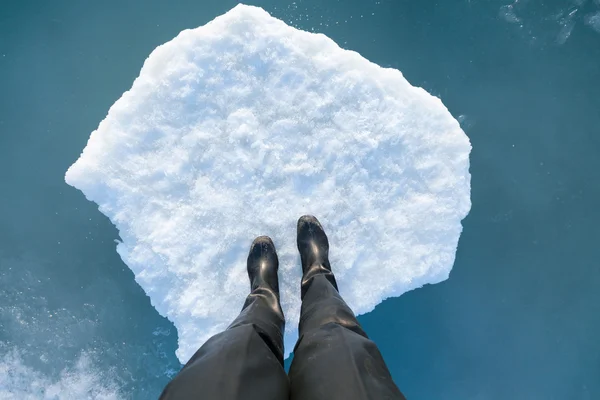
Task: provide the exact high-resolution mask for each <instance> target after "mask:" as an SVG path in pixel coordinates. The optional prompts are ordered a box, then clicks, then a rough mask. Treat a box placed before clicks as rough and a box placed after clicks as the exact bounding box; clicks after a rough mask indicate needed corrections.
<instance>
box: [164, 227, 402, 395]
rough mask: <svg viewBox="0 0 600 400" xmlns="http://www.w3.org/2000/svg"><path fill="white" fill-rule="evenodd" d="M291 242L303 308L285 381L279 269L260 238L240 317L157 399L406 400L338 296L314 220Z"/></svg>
mask: <svg viewBox="0 0 600 400" xmlns="http://www.w3.org/2000/svg"><path fill="white" fill-rule="evenodd" d="M297 242H298V250H299V251H300V257H301V260H302V273H303V274H302V283H301V296H302V309H301V315H300V325H299V339H298V342H297V343H296V346H295V348H294V360H293V362H292V366H291V368H290V372H289V376H287V375H286V373H285V371H284V369H283V330H284V326H285V319H284V316H283V312H282V310H281V305H280V302H279V283H278V279H277V269H278V266H279V263H278V260H277V254H276V252H275V246H274V245H273V242H272V241H271V239H269V238H268V237H266V236H261V237H259V238H257V239H255V240H254V242H253V243H252V246H251V248H250V253H249V255H248V263H247V268H248V276H249V278H250V284H251V292H250V294H249V295H248V297H247V298H246V302H245V303H244V307H243V308H242V311H241V313H240V315H239V316H238V317H237V318H236V319H235V320H234V321H233V323H232V324H231V325H230V326H229V327H228V328H227V330H225V331H224V332H222V333H219V334H217V335H215V336H213V337H212V338H210V339H209V340H208V341H207V342H206V343H205V344H204V345H203V346H202V347H201V348H200V349H199V350H198V351H197V352H196V354H194V356H193V357H192V358H191V359H190V361H188V363H187V364H186V365H185V366H184V367H183V369H182V370H181V371H180V372H179V374H178V375H177V376H175V378H174V379H173V380H172V381H171V382H170V383H169V384H168V385H167V387H166V388H165V389H164V391H163V393H162V395H161V397H160V398H161V400H167V399H168V400H172V399H177V400H184V399H185V400H187V399H210V400H213V399H219V400H237V399H248V400H251V399H256V400H287V399H294V400H296V399H297V400H320V399H326V400H338V399H339V400H342V399H343V400H352V399H361V400H362V399H398V400H403V399H404V396H403V395H402V393H400V390H398V388H397V387H396V385H395V384H394V382H393V381H392V377H391V375H390V373H389V371H388V369H387V367H386V365H385V363H384V361H383V358H382V357H381V354H380V353H379V350H378V349H377V346H376V345H375V343H374V342H373V341H371V340H369V338H368V337H367V335H366V333H365V332H364V331H363V329H362V328H361V326H360V324H359V323H358V321H357V319H356V317H355V316H354V313H353V312H352V310H351V309H350V307H348V305H347V304H346V303H345V302H344V300H343V299H342V297H341V296H340V294H339V293H338V289H337V283H336V281H335V277H334V275H333V273H332V271H331V266H330V264H329V258H328V254H329V242H328V240H327V236H326V235H325V232H324V231H323V228H322V226H321V224H320V223H319V221H318V220H317V219H316V218H314V217H312V216H304V217H302V218H300V220H299V221H298V239H297Z"/></svg>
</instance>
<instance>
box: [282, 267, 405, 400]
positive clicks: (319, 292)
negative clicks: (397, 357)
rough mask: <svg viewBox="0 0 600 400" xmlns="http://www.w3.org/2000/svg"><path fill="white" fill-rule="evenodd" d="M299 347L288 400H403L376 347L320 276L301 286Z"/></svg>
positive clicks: (327, 276) (331, 281)
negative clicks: (289, 399)
mask: <svg viewBox="0 0 600 400" xmlns="http://www.w3.org/2000/svg"><path fill="white" fill-rule="evenodd" d="M302 294H303V300H302V311H301V315H300V327H299V330H300V331H299V335H300V338H299V339H298V343H297V344H296V347H295V349H294V360H293V361H292V366H291V368H290V373H289V377H290V385H291V386H290V391H291V396H290V398H291V399H292V400H321V399H323V400H355V399H356V400H362V399H373V400H383V399H394V400H405V398H404V396H403V395H402V393H401V392H400V390H398V387H397V386H396V385H395V384H394V382H393V380H392V376H391V375H390V372H389V371H388V369H387V366H386V365H385V362H384V361H383V358H382V357H381V354H380V353H379V350H378V349H377V346H376V345H375V343H374V342H373V341H371V340H369V338H368V337H367V335H366V333H365V332H364V331H363V329H362V328H361V326H360V324H359V323H358V321H357V320H356V317H355V316H354V313H353V312H352V310H351V309H350V307H348V305H347V304H346V302H344V300H343V299H342V297H341V296H340V294H339V293H338V290H337V284H336V282H335V278H334V276H333V274H332V273H331V272H329V271H326V270H324V269H323V270H322V273H319V274H316V275H313V276H312V277H310V278H309V279H307V280H306V281H303V283H302Z"/></svg>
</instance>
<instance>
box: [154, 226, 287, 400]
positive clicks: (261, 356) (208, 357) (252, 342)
mask: <svg viewBox="0 0 600 400" xmlns="http://www.w3.org/2000/svg"><path fill="white" fill-rule="evenodd" d="M278 266H279V263H278V260H277V254H276V252H275V246H274V245H273V242H272V241H271V239H269V238H268V237H265V236H263V237H259V238H257V239H256V240H255V241H254V242H253V243H252V247H251V248H250V254H249V255H248V264H247V267H248V276H249V277H250V284H251V293H250V295H248V297H247V298H246V302H245V303H244V307H243V308H242V312H241V313H240V315H239V316H238V317H237V318H236V319H235V320H234V321H233V323H232V324H231V325H230V326H229V327H228V328H227V330H226V331H224V332H222V333H219V334H217V335H215V336H213V337H212V338H210V339H209V340H208V341H207V342H206V343H205V344H204V345H203V346H202V347H200V349H199V350H198V351H197V352H196V354H194V356H192V358H191V359H190V361H188V363H187V364H186V365H185V366H184V367H183V369H182V370H181V371H180V372H179V374H178V375H177V376H175V378H173V380H172V381H171V382H170V383H169V384H168V385H167V387H166V388H165V389H164V391H163V393H162V395H161V397H160V399H161V400H167V399H168V400H172V399H177V400H180V399H181V400H184V399H185V400H187V399H206V400H213V399H214V400H217V399H218V400H237V399H248V400H253V399H256V400H267V399H268V400H271V399H272V400H287V399H288V398H289V381H288V378H287V376H286V374H285V371H284V369H283V329H284V325H285V320H284V317H283V312H282V310H281V305H280V303H279V284H278V279H277V269H278Z"/></svg>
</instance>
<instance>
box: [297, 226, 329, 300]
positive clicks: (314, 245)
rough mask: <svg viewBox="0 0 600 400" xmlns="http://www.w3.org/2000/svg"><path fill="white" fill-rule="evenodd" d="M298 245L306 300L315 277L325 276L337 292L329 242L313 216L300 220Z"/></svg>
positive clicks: (302, 294) (302, 292) (302, 295)
mask: <svg viewBox="0 0 600 400" xmlns="http://www.w3.org/2000/svg"><path fill="white" fill-rule="evenodd" d="M297 234H298V238H297V244H298V251H299V252H300V259H301V260H302V290H301V297H302V298H304V295H305V294H306V291H307V290H308V287H309V286H310V282H311V279H312V278H313V277H314V276H315V275H320V274H322V275H325V278H326V279H327V280H328V281H329V282H330V283H331V284H332V285H333V287H334V288H335V289H336V290H337V288H338V287H337V282H336V281H335V276H334V275H333V273H332V272H331V265H330V264H329V240H327V235H326V234H325V231H324V230H323V226H321V223H320V222H319V220H318V219H317V218H315V217H313V216H312V215H304V216H302V217H300V219H299V220H298V228H297Z"/></svg>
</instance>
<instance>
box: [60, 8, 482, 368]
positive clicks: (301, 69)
mask: <svg viewBox="0 0 600 400" xmlns="http://www.w3.org/2000/svg"><path fill="white" fill-rule="evenodd" d="M470 149H471V146H470V143H469V140H468V138H467V137H466V135H465V134H464V133H463V131H462V130H461V128H460V126H459V124H458V122H457V121H456V120H455V119H454V118H453V117H452V116H451V115H450V113H449V112H448V110H447V109H446V108H445V107H444V105H443V104H442V102H441V101H440V100H439V99H438V98H435V97H433V96H431V95H429V94H428V93H427V92H425V91H424V90H423V89H420V88H416V87H413V86H411V85H410V84H409V83H408V82H407V81H406V80H405V79H404V77H403V76H402V74H401V73H400V72H399V71H397V70H394V69H385V68H381V67H379V66H378V65H375V64H373V63H371V62H369V61H368V60H366V59H364V58H363V57H361V56H360V55H359V54H357V53H355V52H352V51H347V50H343V49H341V48H340V47H339V46H338V45H337V44H336V43H334V42H333V41H332V40H331V39H329V38H328V37H326V36H324V35H321V34H312V33H307V32H303V31H300V30H297V29H294V28H292V27H290V26H288V25H286V24H285V23H284V22H282V21H280V20H278V19H275V18H273V17H271V16H270V15H269V14H268V13H267V12H265V11H264V10H262V9H260V8H255V7H249V6H243V5H239V6H237V7H235V8H234V9H233V10H231V11H230V12H228V13H227V14H225V15H223V16H220V17H218V18H216V19H215V20H213V21H212V22H210V23H208V24H207V25H205V26H203V27H200V28H197V29H192V30H186V31H183V32H181V33H180V34H179V35H178V36H177V37H176V38H175V39H173V40H172V41H170V42H168V43H166V44H164V45H162V46H159V47H158V48H156V49H155V50H154V51H153V52H152V54H151V55H150V57H149V58H148V59H147V60H146V62H145V64H144V66H143V68H142V71H141V73H140V76H139V77H138V78H137V79H136V80H135V82H134V84H133V87H132V88H131V90H130V91H128V92H126V93H125V94H123V96H122V97H121V98H120V99H119V100H118V101H117V102H116V103H115V104H114V105H113V106H112V107H111V109H110V110H109V113H108V116H107V117H106V119H105V120H104V121H102V122H101V123H100V126H99V127H98V129H97V130H96V131H94V132H93V133H92V135H91V137H90V139H89V142H88V144H87V147H86V148H85V149H84V151H83V153H82V155H81V157H80V158H79V160H78V161H77V162H76V163H75V164H73V165H72V166H71V168H70V169H69V170H68V172H67V174H66V181H67V182H68V183H69V184H70V185H72V186H74V187H76V188H78V189H80V190H81V191H82V192H83V193H84V194H85V195H86V197H87V198H88V199H89V200H92V201H94V202H96V203H97V204H98V205H99V208H100V211H101V212H103V213H104V214H106V215H107V216H108V217H109V218H110V219H111V220H112V222H113V223H114V224H115V225H116V227H117V228H118V229H119V231H120V235H121V238H122V242H120V243H119V244H118V246H117V251H118V252H119V254H120V255H121V257H122V259H123V260H124V262H125V263H126V264H127V265H128V266H129V267H130V268H131V269H132V270H133V272H134V273H135V277H136V280H137V282H139V284H140V285H141V286H142V288H143V289H144V290H145V291H146V293H147V294H148V295H149V296H150V298H151V300H152V304H153V305H154V306H155V307H156V309H157V310H158V311H159V312H160V313H161V314H162V315H165V316H167V317H168V318H169V319H170V320H171V321H173V323H174V324H175V326H176V327H177V329H178V332H179V350H178V352H177V355H178V357H179V359H180V360H181V361H182V362H186V361H187V360H188V359H189V357H190V356H191V355H192V354H193V353H194V352H195V351H196V350H197V349H198V347H199V346H200V345H201V344H203V343H204V342H205V341H206V340H207V339H208V338H209V337H211V336H212V335H214V334H216V333H218V332H220V331H222V330H223V329H225V328H226V327H227V326H228V324H229V323H231V321H232V320H233V319H234V318H235V317H236V316H237V314H238V313H239V311H240V309H241V306H242V304H243V302H244V298H245V296H246V295H247V294H248V291H249V283H248V279H247V276H246V268H245V260H246V257H247V252H248V249H249V247H250V244H251V242H252V240H253V239H254V237H256V236H259V235H269V236H271V237H272V238H273V240H274V242H275V245H276V247H277V249H278V254H279V260H280V271H279V279H280V287H281V298H282V304H283V308H284V312H285V314H286V317H287V326H286V338H285V346H286V352H287V353H288V354H289V352H290V351H291V350H292V349H293V346H294V343H295V340H296V338H297V322H298V319H299V311H300V288H299V285H300V275H301V269H300V264H299V256H298V253H297V250H296V245H295V240H296V236H295V233H296V231H295V229H296V221H297V219H298V217H300V216H301V215H303V214H307V213H308V214H314V215H316V216H317V217H318V218H319V219H320V221H321V222H322V223H323V225H324V228H325V230H326V232H327V233H328V235H329V239H330V245H331V252H330V253H331V262H332V266H333V269H334V272H335V274H336V277H337V278H338V282H339V286H340V291H341V293H342V295H343V296H344V298H345V299H346V301H347V302H348V303H349V305H350V306H351V307H352V308H353V310H354V311H355V312H356V313H357V314H362V313H365V312H368V311H370V310H372V309H373V308H374V307H375V306H376V305H377V304H378V303H380V302H381V301H382V300H384V299H385V298H387V297H390V296H399V295H401V294H402V293H404V292H406V291H408V290H411V289H414V288H417V287H420V286H422V285H424V284H426V283H436V282H440V281H442V280H444V279H447V277H448V274H449V272H450V270H451V268H452V264H453V262H454V257H455V252H456V246H457V242H458V239H459V236H460V233H461V230H462V226H461V220H462V219H463V218H464V217H465V216H466V215H467V213H468V211H469V209H470V175H469V152H470Z"/></svg>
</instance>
